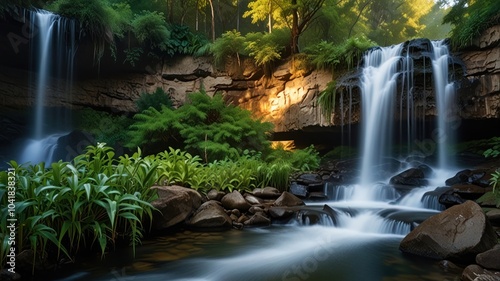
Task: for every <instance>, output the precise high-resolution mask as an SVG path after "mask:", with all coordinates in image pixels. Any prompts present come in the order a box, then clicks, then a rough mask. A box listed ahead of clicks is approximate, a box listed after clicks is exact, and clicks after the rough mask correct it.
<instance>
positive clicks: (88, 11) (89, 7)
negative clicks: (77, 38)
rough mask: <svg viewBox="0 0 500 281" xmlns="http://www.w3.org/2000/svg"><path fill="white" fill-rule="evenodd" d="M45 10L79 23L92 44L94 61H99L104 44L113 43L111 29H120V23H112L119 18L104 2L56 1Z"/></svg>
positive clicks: (93, 0)
mask: <svg viewBox="0 0 500 281" xmlns="http://www.w3.org/2000/svg"><path fill="white" fill-rule="evenodd" d="M46 8H47V9H48V10H51V11H54V12H55V13H57V14H60V15H62V16H64V17H68V18H74V19H77V20H78V21H79V22H80V24H81V26H82V29H83V30H84V31H85V32H86V33H88V34H89V35H90V37H91V38H92V42H94V60H96V61H98V60H100V58H101V57H102V55H103V54H104V47H105V44H106V43H110V44H113V42H114V39H113V33H112V32H113V30H112V28H117V29H118V28H119V27H120V23H113V22H112V19H120V17H118V16H116V15H115V14H114V13H112V12H111V11H112V9H109V8H108V3H107V1H105V0H56V1H54V2H52V3H51V4H50V5H48V6H47V7H46ZM115 31H116V30H115Z"/></svg>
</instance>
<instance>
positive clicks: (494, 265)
mask: <svg viewBox="0 0 500 281" xmlns="http://www.w3.org/2000/svg"><path fill="white" fill-rule="evenodd" d="M476 263H477V264H479V265H480V266H482V267H484V268H487V269H493V270H500V244H497V245H496V246H495V247H493V249H491V250H488V251H486V252H483V253H480V254H478V255H477V256H476Z"/></svg>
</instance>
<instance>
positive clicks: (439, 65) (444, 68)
mask: <svg viewBox="0 0 500 281" xmlns="http://www.w3.org/2000/svg"><path fill="white" fill-rule="evenodd" d="M432 46H433V58H432V70H433V75H434V92H435V95H436V108H437V112H436V114H437V132H436V133H437V135H436V137H435V139H436V141H437V147H438V166H439V167H440V168H443V169H444V168H448V167H449V166H450V165H452V163H450V162H451V161H450V160H449V158H450V157H449V156H448V153H447V149H448V148H449V146H450V144H452V143H453V139H454V133H453V129H454V128H453V126H451V124H450V122H452V121H454V116H455V113H456V110H455V108H456V106H455V87H454V85H453V81H450V77H449V73H448V67H449V60H450V54H449V51H448V46H447V45H446V44H445V43H444V41H433V42H432Z"/></svg>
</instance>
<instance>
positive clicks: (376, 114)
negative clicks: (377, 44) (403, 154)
mask: <svg viewBox="0 0 500 281" xmlns="http://www.w3.org/2000/svg"><path fill="white" fill-rule="evenodd" d="M402 47H403V45H402V44H399V45H395V46H391V47H386V48H376V49H373V50H370V51H368V52H367V53H366V54H365V56H364V61H365V65H364V67H363V75H362V77H361V95H362V97H361V103H362V105H361V107H362V109H361V110H362V119H363V120H362V124H363V125H362V130H363V133H362V138H363V142H362V154H363V158H362V159H363V160H362V164H361V185H363V186H367V185H371V184H372V183H373V182H374V176H373V171H374V169H376V168H375V167H376V166H378V165H380V164H381V161H382V159H384V157H386V156H387V155H388V149H389V148H390V147H391V140H392V131H393V128H392V127H393V126H392V124H393V122H394V109H395V106H394V105H395V100H396V98H395V96H396V90H397V79H398V77H399V73H400V69H399V66H400V64H401V60H402V59H403V58H402V57H401V50H402Z"/></svg>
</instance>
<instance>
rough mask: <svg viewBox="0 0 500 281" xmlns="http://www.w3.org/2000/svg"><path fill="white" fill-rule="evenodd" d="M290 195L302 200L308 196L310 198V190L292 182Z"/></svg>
mask: <svg viewBox="0 0 500 281" xmlns="http://www.w3.org/2000/svg"><path fill="white" fill-rule="evenodd" d="M290 193H291V194H293V195H295V196H298V197H301V198H306V197H307V196H309V190H308V188H307V186H306V185H303V184H298V183H296V182H292V183H291V184H290Z"/></svg>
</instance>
